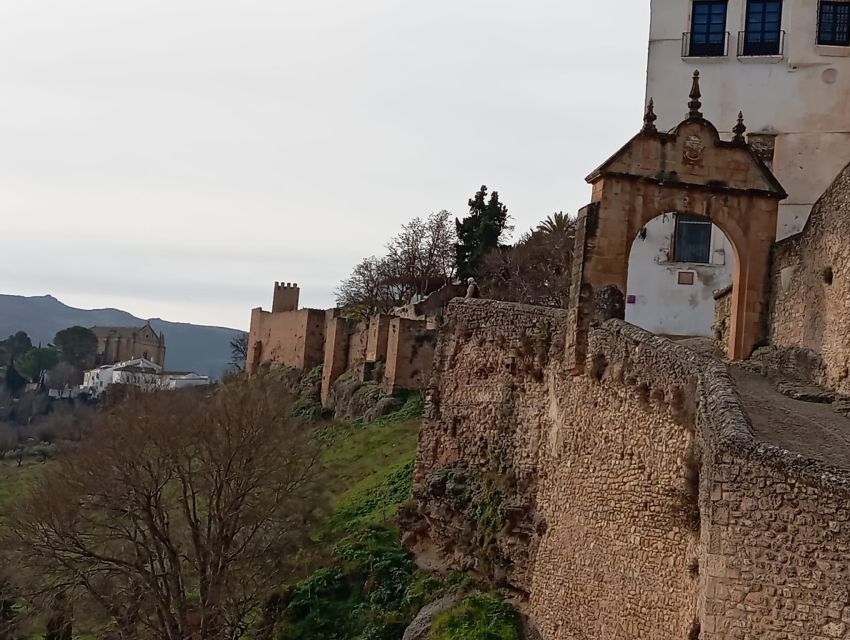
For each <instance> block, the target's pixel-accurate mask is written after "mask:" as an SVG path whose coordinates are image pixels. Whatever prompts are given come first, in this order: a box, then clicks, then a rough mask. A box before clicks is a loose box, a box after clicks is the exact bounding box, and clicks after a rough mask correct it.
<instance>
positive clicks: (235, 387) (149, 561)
mask: <svg viewBox="0 0 850 640" xmlns="http://www.w3.org/2000/svg"><path fill="white" fill-rule="evenodd" d="M271 385H272V383H271V382H270V381H264V380H262V379H259V380H252V381H246V380H237V381H234V382H232V383H230V384H228V385H224V386H222V387H221V388H220V389H219V390H218V391H217V392H216V393H214V394H211V395H201V394H197V393H191V392H169V393H162V392H160V393H154V394H134V397H133V398H131V400H129V401H127V402H124V403H121V404H119V405H117V406H114V407H111V408H110V409H108V410H107V411H106V412H105V413H104V414H103V415H102V416H100V418H99V419H98V421H97V422H96V424H95V425H94V426H93V427H92V431H91V432H90V436H89V437H88V438H87V439H86V440H85V441H84V443H83V445H82V446H80V447H79V448H78V449H77V450H76V451H74V452H72V453H70V454H69V455H67V456H66V457H63V458H62V459H60V461H58V462H57V463H56V466H55V467H53V468H52V469H51V470H49V471H48V472H47V474H46V476H45V478H44V480H43V481H42V483H41V484H40V486H39V487H38V488H37V489H36V490H35V492H34V493H33V495H32V496H31V498H30V499H29V500H28V501H26V502H25V503H24V504H23V505H22V506H21V507H20V508H19V509H18V510H17V511H16V512H15V513H14V514H13V517H12V519H11V524H10V530H11V533H12V536H13V542H14V543H15V548H16V552H17V553H18V554H19V561H20V562H22V563H25V564H26V565H27V566H30V567H33V568H34V572H33V573H34V574H36V575H37V576H38V577H39V578H40V584H39V587H40V589H41V592H42V593H43V594H44V595H50V596H52V597H53V599H54V601H55V598H56V597H57V595H58V594H62V596H63V597H65V598H67V599H68V602H74V601H76V602H77V604H78V605H79V606H84V607H86V606H91V605H96V606H97V607H99V608H100V609H101V610H102V611H103V612H104V613H105V614H107V615H108V616H109V617H110V618H111V620H112V622H113V627H114V629H113V631H114V633H115V634H116V635H117V637H120V638H122V639H131V638H133V639H136V638H142V639H147V638H150V639H158V640H159V639H162V640H184V639H185V638H197V639H200V640H213V639H215V640H222V639H225V638H227V639H230V638H232V639H236V638H238V637H240V636H241V635H242V634H243V633H244V631H245V629H246V626H247V621H248V620H249V619H250V617H251V614H252V613H253V612H254V611H255V610H256V609H258V607H260V606H261V605H262V602H263V601H264V599H265V597H266V596H267V595H268V594H269V592H270V591H271V589H272V588H273V587H274V586H275V585H279V584H281V581H283V580H286V579H288V578H289V577H291V572H292V571H293V570H294V569H293V567H292V566H290V565H288V564H287V562H289V561H290V560H288V559H290V558H292V557H293V556H294V555H295V554H294V550H295V549H296V548H297V547H298V545H299V544H300V543H302V542H303V537H304V535H305V533H306V531H307V530H308V529H309V527H307V526H305V523H306V519H307V518H308V517H309V514H310V513H311V511H312V508H313V507H314V503H313V502H312V501H311V500H307V499H305V495H306V494H307V492H308V491H309V490H310V487H311V482H312V479H313V477H314V469H315V464H314V463H315V459H316V449H315V446H314V442H313V440H312V439H311V438H310V436H309V434H308V433H307V432H306V431H305V429H306V427H305V426H303V425H301V424H300V423H298V422H295V421H293V420H291V419H290V418H288V416H289V413H290V412H289V410H288V401H287V400H286V399H283V398H281V394H280V393H279V389H277V388H275V387H272V386H271Z"/></svg>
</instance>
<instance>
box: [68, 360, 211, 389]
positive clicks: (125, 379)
mask: <svg viewBox="0 0 850 640" xmlns="http://www.w3.org/2000/svg"><path fill="white" fill-rule="evenodd" d="M113 384H126V385H131V386H134V387H139V388H140V389H142V390H143V391H157V390H174V389H186V388H189V387H202V386H207V385H209V384H210V378H209V377H208V376H202V375H199V374H197V373H168V372H163V371H162V367H160V366H159V365H158V364H155V363H153V362H151V361H150V360H146V359H144V358H136V359H134V360H128V361H126V362H119V363H116V364H111V365H104V366H102V367H98V368H97V369H91V370H90V371H86V372H85V374H84V375H83V384H82V385H81V387H80V389H81V390H82V391H84V392H86V393H88V394H90V395H91V396H93V397H95V398H97V397H100V396H101V395H102V394H103V393H104V392H105V391H106V389H107V388H108V387H109V386H110V385H113Z"/></svg>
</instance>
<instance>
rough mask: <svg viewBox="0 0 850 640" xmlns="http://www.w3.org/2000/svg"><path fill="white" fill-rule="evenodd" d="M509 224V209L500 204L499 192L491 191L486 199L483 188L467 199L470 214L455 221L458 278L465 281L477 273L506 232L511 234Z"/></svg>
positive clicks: (485, 191) (485, 188)
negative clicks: (485, 258)
mask: <svg viewBox="0 0 850 640" xmlns="http://www.w3.org/2000/svg"><path fill="white" fill-rule="evenodd" d="M508 222H509V218H508V208H507V207H506V206H505V205H504V204H502V203H501V202H500V201H499V193H498V192H497V191H494V192H493V193H492V194H490V198H489V200H488V199H487V187H486V186H482V187H481V189H480V190H479V191H478V192H477V193H476V194H475V196H474V197H473V198H471V199H470V200H469V215H468V216H466V217H465V218H464V219H463V220H456V221H455V226H456V232H457V244H456V245H455V263H456V265H457V274H458V276H460V277H461V278H468V277H471V276H476V275H478V274H479V268H480V266H481V263H482V261H483V260H484V257H485V256H486V255H487V254H488V253H490V252H491V251H492V250H494V249H497V248H498V247H499V243H500V242H501V241H502V238H503V236H504V234H505V232H506V231H510V226H509V225H508Z"/></svg>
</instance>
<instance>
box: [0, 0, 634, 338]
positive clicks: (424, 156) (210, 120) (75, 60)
mask: <svg viewBox="0 0 850 640" xmlns="http://www.w3.org/2000/svg"><path fill="white" fill-rule="evenodd" d="M648 30H649V1H648V0H641V1H635V0H594V1H593V2H575V1H574V0H559V1H557V2H556V1H554V0H551V1H550V0H523V1H522V2H520V1H519V0H510V1H504V0H503V1H502V2H498V3H494V2H492V1H489V2H484V1H483V0H430V1H429V2H409V1H403V0H357V1H356V2H352V0H309V1H303V0H301V1H297V2H296V1H295V0H238V2H237V1H236V0H229V1H224V0H132V1H130V0H74V2H68V0H26V1H20V0H18V1H16V0H8V1H6V2H2V3H0V220H1V221H2V227H0V228H2V231H0V239H2V245H3V248H2V250H0V293H7V294H18V295H45V294H51V295H53V296H55V297H57V298H59V299H60V300H61V301H63V302H64V303H66V304H69V305H72V306H76V307H82V308H101V307H117V308H121V309H124V310H126V311H129V312H131V313H133V314H135V315H137V316H140V317H145V318H149V317H161V318H164V319H167V320H172V321H181V322H193V323H198V324H212V325H220V326H231V327H236V328H241V329H247V328H248V324H249V322H250V310H251V309H252V308H253V307H259V306H263V307H265V308H269V306H270V305H271V295H272V288H273V284H274V282H275V281H276V280H279V281H286V282H297V283H298V284H299V285H300V287H301V302H302V306H310V307H317V308H325V307H330V306H333V290H334V288H335V287H336V286H337V284H338V283H339V281H340V280H342V279H343V278H345V277H346V276H347V275H348V273H349V272H350V270H351V268H352V267H353V266H354V265H355V264H356V263H357V262H359V261H360V260H361V259H362V258H364V257H366V256H369V255H375V254H380V253H381V252H382V250H383V247H384V245H385V243H386V242H387V240H389V238H390V237H392V236H393V235H394V234H395V233H396V232H397V231H398V230H399V228H400V226H401V225H402V224H403V223H404V222H406V221H408V220H410V219H411V218H413V217H415V216H427V215H428V214H429V213H431V212H434V211H439V210H442V209H447V210H449V211H451V212H452V213H453V214H455V215H456V216H461V217H462V216H463V215H464V214H465V213H466V211H467V209H468V207H467V201H468V199H469V198H470V197H471V196H472V195H473V194H474V192H475V191H476V190H477V189H478V188H479V187H480V186H481V185H487V186H488V187H489V188H490V189H491V190H497V191H499V193H500V196H501V199H502V201H503V202H504V203H505V204H506V205H507V206H508V208H509V212H510V214H511V215H512V217H513V222H514V225H515V226H516V229H517V233H519V232H520V231H522V230H525V229H528V228H529V227H531V226H533V225H534V224H536V223H537V222H538V221H540V220H542V219H543V218H545V217H546V216H547V215H549V214H551V213H553V212H555V211H564V212H568V213H573V214H574V213H575V212H576V211H577V210H578V209H579V208H581V207H582V206H584V205H585V204H586V203H587V202H588V201H589V199H590V189H589V186H588V185H587V184H586V183H585V182H584V177H585V176H586V175H587V174H588V173H590V171H592V170H593V169H594V168H595V167H596V166H597V165H599V164H600V163H601V162H602V161H604V160H605V159H606V158H607V157H609V156H610V155H611V154H612V153H613V152H614V151H616V150H617V149H618V148H619V147H620V146H622V144H623V143H625V142H626V141H627V140H628V139H629V138H630V137H631V136H632V135H634V133H636V132H637V131H638V130H639V129H640V126H641V117H642V112H643V102H644V86H645V72H646V51H647V39H648Z"/></svg>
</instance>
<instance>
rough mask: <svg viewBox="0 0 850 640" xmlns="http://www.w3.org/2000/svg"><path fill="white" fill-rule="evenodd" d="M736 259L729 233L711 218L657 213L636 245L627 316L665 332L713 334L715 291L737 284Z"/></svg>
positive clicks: (637, 322) (631, 261)
mask: <svg viewBox="0 0 850 640" xmlns="http://www.w3.org/2000/svg"><path fill="white" fill-rule="evenodd" d="M734 261H735V254H734V251H733V249H732V246H731V244H730V243H729V241H728V240H727V239H726V236H725V235H723V232H722V231H720V229H718V228H717V227H716V226H714V225H713V224H711V223H710V222H709V221H708V220H707V219H705V218H696V217H691V216H683V215H678V214H675V213H671V214H669V215H664V216H661V217H660V218H656V219H655V220H653V221H652V222H650V223H649V224H648V225H647V226H646V227H645V228H644V229H643V231H641V233H640V235H639V236H638V237H637V238H636V239H635V241H634V243H633V244H632V252H631V254H630V256H629V280H628V286H627V293H626V320H627V321H628V322H630V323H632V324H634V325H637V326H639V327H642V328H644V329H646V330H647V331H651V332H653V333H658V334H662V335H668V336H710V335H712V325H713V324H714V292H715V291H717V290H720V289H724V288H726V287H728V286H729V285H731V284H732V279H733V275H734Z"/></svg>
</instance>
